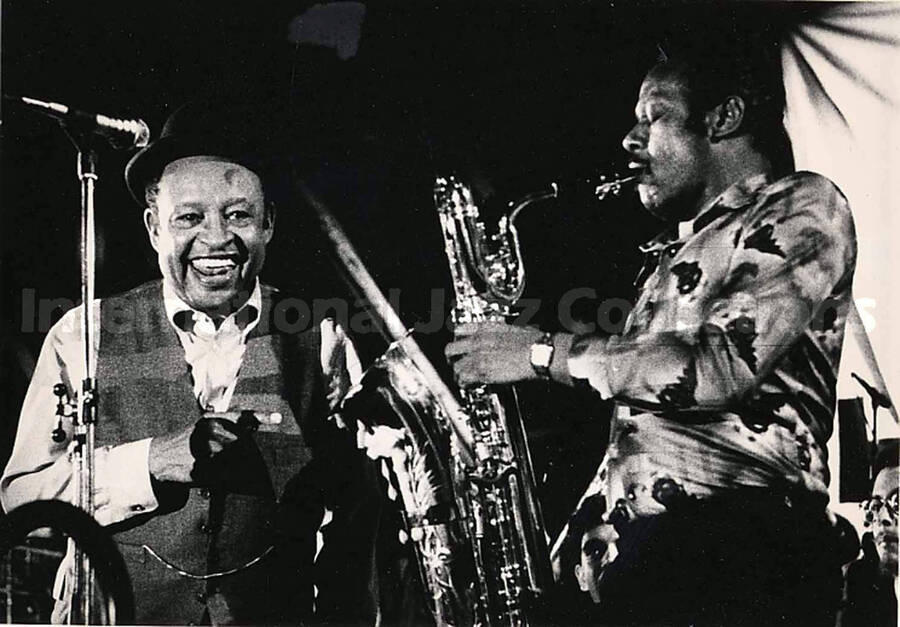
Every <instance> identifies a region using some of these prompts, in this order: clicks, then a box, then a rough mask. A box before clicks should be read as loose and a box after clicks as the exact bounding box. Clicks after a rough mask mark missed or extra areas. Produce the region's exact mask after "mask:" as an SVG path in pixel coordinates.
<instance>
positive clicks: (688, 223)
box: [640, 172, 772, 253]
mask: <svg viewBox="0 0 900 627" xmlns="http://www.w3.org/2000/svg"><path fill="white" fill-rule="evenodd" d="M771 182H772V177H771V175H770V174H768V173H765V172H762V173H759V174H752V175H750V176H748V177H746V178H743V179H741V180H740V181H738V182H737V183H734V184H733V185H731V186H730V187H728V188H727V189H726V190H725V191H724V192H722V193H721V194H719V195H718V196H716V197H715V198H714V199H712V200H711V201H709V202H708V203H706V204H705V205H704V206H703V208H702V209H700V211H699V212H698V213H697V215H696V216H694V217H693V218H691V219H690V220H685V221H683V222H679V223H678V224H677V225H676V226H675V227H673V228H670V229H667V230H665V231H663V232H662V233H660V234H659V235H657V236H656V237H654V238H653V239H651V240H650V241H648V242H646V243H644V244H642V245H641V246H640V249H641V252H644V253H647V252H651V251H654V250H658V249H660V248H664V247H665V246H667V245H669V244H671V243H672V242H674V241H678V240H683V239H686V238H688V237H690V236H691V235H693V234H694V233H697V232H699V231H700V230H701V229H703V227H705V226H706V225H708V224H709V223H711V222H712V221H713V220H715V219H716V218H718V217H719V216H721V215H723V214H725V213H727V212H729V211H734V210H737V209H743V208H744V207H746V206H748V205H750V204H752V203H753V202H755V200H756V196H757V194H758V193H759V192H760V190H762V189H763V188H764V187H766V186H767V185H769V184H770V183H771Z"/></svg>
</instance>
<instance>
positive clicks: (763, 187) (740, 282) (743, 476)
mask: <svg viewBox="0 0 900 627" xmlns="http://www.w3.org/2000/svg"><path fill="white" fill-rule="evenodd" d="M679 231H680V233H666V234H663V235H661V236H659V237H657V238H655V239H654V240H651V241H650V242H649V243H647V244H646V245H644V246H643V247H642V249H643V250H644V252H645V253H646V255H647V256H646V263H645V267H644V271H642V273H641V276H640V277H639V280H643V281H645V282H644V285H643V287H642V289H641V293H640V296H639V298H638V300H637V303H636V304H635V307H634V309H633V310H632V312H631V314H630V315H629V317H628V319H627V321H626V323H625V328H624V330H623V332H622V333H621V335H616V336H612V337H608V338H601V337H597V336H590V337H588V336H581V337H577V338H576V339H575V340H574V342H573V344H572V349H571V353H570V357H569V371H570V373H571V375H572V377H573V378H575V379H583V380H587V381H588V382H589V383H590V384H591V386H592V387H594V388H595V389H596V390H598V391H599V392H600V393H601V394H602V395H603V396H604V397H608V398H614V399H615V400H617V401H618V402H619V407H618V408H617V410H616V415H615V417H614V420H613V428H612V433H611V436H610V445H609V448H608V449H607V454H606V457H605V459H604V462H603V463H602V464H601V467H600V470H599V471H598V476H597V478H596V481H597V482H598V483H600V484H601V490H602V491H603V492H604V493H605V494H606V498H607V503H610V504H613V503H619V504H620V505H625V504H627V508H628V510H629V511H630V513H631V514H633V515H639V516H640V515H653V514H656V513H660V512H662V511H665V508H666V507H665V505H666V504H667V503H670V502H671V500H672V499H676V498H681V497H682V496H684V495H690V496H695V497H699V498H708V497H710V496H713V495H715V494H720V493H722V492H724V491H731V490H734V489H737V488H741V487H751V488H770V489H771V488H774V489H776V490H777V489H781V490H784V491H785V493H787V492H788V491H797V490H800V491H803V492H805V493H812V494H816V495H821V498H822V502H823V503H824V502H825V501H826V500H827V485H828V481H829V476H828V464H827V461H828V460H827V452H826V448H825V446H826V442H827V440H828V438H829V436H830V435H831V431H832V422H833V413H834V408H835V385H836V381H837V375H836V373H837V368H838V363H839V361H840V353H841V344H842V341H843V336H844V319H845V316H846V314H847V311H848V307H849V306H850V302H851V301H850V299H851V283H852V278H853V270H854V265H855V260H856V236H855V233H854V229H853V221H852V217H851V215H850V210H849V207H848V205H847V201H846V199H845V198H844V196H843V195H842V194H841V192H840V191H839V190H838V189H837V187H835V185H834V184H833V183H831V182H830V181H829V180H827V179H825V178H823V177H822V176H819V175H817V174H813V173H810V172H798V173H795V174H792V175H790V176H788V177H785V178H783V179H781V180H779V181H777V182H771V180H770V179H769V178H768V177H767V176H766V175H764V174H760V175H756V176H753V177H750V178H747V179H745V180H743V181H740V182H739V183H736V184H735V185H733V186H731V187H730V188H728V189H727V190H726V191H725V192H724V193H723V194H722V195H720V196H719V197H718V198H716V199H715V200H714V201H712V202H711V203H710V204H709V205H707V206H706V208H704V209H703V210H702V211H701V212H700V213H699V214H698V215H697V217H696V218H694V219H693V220H692V221H691V222H688V223H683V224H682V225H680V228H679Z"/></svg>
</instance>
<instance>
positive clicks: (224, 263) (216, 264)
mask: <svg viewBox="0 0 900 627" xmlns="http://www.w3.org/2000/svg"><path fill="white" fill-rule="evenodd" d="M189 265H190V267H191V269H192V270H193V271H194V272H195V273H196V274H197V275H198V276H199V277H200V279H201V280H208V281H212V282H217V281H220V280H223V279H228V278H230V276H231V275H232V273H233V272H234V271H235V270H237V267H238V264H237V260H236V259H235V258H232V257H197V258H195V259H191V260H190V262H189Z"/></svg>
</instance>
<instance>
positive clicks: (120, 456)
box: [0, 281, 362, 525]
mask: <svg viewBox="0 0 900 627" xmlns="http://www.w3.org/2000/svg"><path fill="white" fill-rule="evenodd" d="M163 298H164V301H165V310H166V316H167V318H168V320H169V322H170V323H171V324H172V327H173V328H174V329H175V332H176V333H177V335H178V339H179V341H180V342H181V345H182V347H183V348H184V351H185V361H186V362H187V364H188V366H189V367H190V373H191V378H192V381H193V389H194V395H195V396H196V398H197V400H198V402H199V403H200V405H201V407H205V408H207V409H208V410H211V411H216V412H223V411H226V410H227V409H228V407H229V403H230V401H231V397H232V394H233V393H234V389H235V386H236V384H237V377H238V373H239V372H240V369H241V363H242V360H243V356H244V350H245V348H246V339H247V335H248V333H249V332H250V331H251V330H252V329H253V327H255V326H256V324H258V322H259V311H260V303H261V290H260V286H259V282H258V281H257V284H256V286H255V288H254V290H253V292H252V295H251V296H250V298H249V300H248V301H247V303H246V304H245V305H244V307H243V308H242V310H241V311H243V309H244V308H251V311H249V312H246V313H247V314H249V315H247V316H242V315H240V314H241V312H236V313H235V314H232V315H231V316H229V317H227V318H226V319H225V320H224V321H222V323H221V324H220V325H219V327H218V329H217V328H216V326H215V324H214V323H213V321H212V320H211V319H210V318H209V317H208V316H206V315H205V314H203V313H202V312H198V311H194V310H192V309H191V308H190V307H189V306H188V305H187V304H186V303H184V301H182V300H181V299H180V298H179V297H178V296H177V295H176V294H175V293H174V291H173V290H171V288H170V287H169V286H168V285H167V284H166V283H165V282H164V284H163ZM95 302H96V304H97V307H96V308H95V309H94V312H95V316H94V320H95V328H96V329H99V328H100V308H99V305H100V300H99V299H98V300H97V301H95ZM241 319H244V320H246V324H243V325H240V324H239V323H238V321H239V320H241ZM80 321H81V307H77V308H75V309H72V310H70V311H68V312H67V313H66V314H65V315H64V316H63V317H62V318H61V319H60V320H59V322H58V323H57V324H55V325H54V326H53V328H52V329H51V330H50V332H49V333H48V335H47V338H46V339H45V341H44V345H43V348H42V349H41V354H40V356H39V358H38V361H37V366H36V368H35V372H34V375H33V377H32V380H31V384H30V386H29V388H28V392H27V394H26V396H25V402H24V404H23V406H22V412H21V415H20V419H19V427H18V431H17V434H16V442H15V446H14V448H13V452H12V456H11V457H10V460H9V463H8V464H7V466H6V469H5V471H4V473H3V476H2V479H0V502H2V505H3V508H4V509H5V510H7V511H9V510H11V509H12V508H14V507H16V506H18V505H21V504H22V503H26V502H29V501H34V500H42V499H58V500H63V501H67V502H70V503H71V502H74V500H75V498H74V497H75V494H74V481H73V476H72V464H71V461H70V459H69V455H67V454H65V453H66V451H65V450H64V448H63V447H64V445H59V444H56V443H55V442H53V441H52V439H51V437H50V436H51V432H52V431H53V429H55V428H56V426H57V416H56V415H55V410H56V397H55V396H54V395H53V386H54V385H55V384H57V383H59V382H61V381H62V382H65V383H66V384H67V385H68V386H69V389H79V388H80V387H81V385H80V381H81V380H82V379H83V361H82V359H83V355H82V351H83V348H82V346H83V342H82V339H81V338H82V334H81V324H80ZM241 327H242V328H241ZM320 330H321V338H322V346H321V353H320V358H321V364H322V370H323V373H324V375H325V383H326V388H327V390H326V393H327V395H328V401H329V403H330V406H331V407H332V408H334V407H335V406H336V404H337V402H339V401H340V399H341V398H343V396H344V394H345V393H346V392H347V390H348V389H349V388H350V386H352V385H354V384H355V383H357V382H358V381H359V379H360V377H361V373H362V369H361V367H360V362H359V358H358V356H357V354H356V351H355V349H354V348H353V345H352V344H351V343H350V341H349V339H348V337H347V335H346V333H345V332H344V330H343V329H342V328H341V327H340V326H339V325H338V324H336V323H335V322H334V321H333V320H330V319H326V320H323V321H322V322H321V323H320ZM99 346H100V334H99V333H96V334H95V335H94V347H93V353H94V363H96V357H97V355H98V353H99ZM100 383H101V384H102V382H100ZM62 426H63V428H64V429H65V430H66V432H67V434H68V435H69V438H68V440H71V435H72V426H71V424H70V421H69V420H67V419H64V420H63V425H62ZM149 451H150V438H146V439H143V440H137V441H133V442H125V443H123V444H118V445H116V446H104V447H99V448H98V449H97V450H96V452H95V474H94V485H95V491H94V502H95V508H96V509H95V518H96V519H97V521H98V522H100V524H103V525H109V524H112V523H115V522H119V521H122V520H125V519H127V518H129V517H131V516H134V515H137V514H140V513H144V512H149V511H152V510H154V509H155V508H156V507H158V503H157V500H156V497H155V496H154V494H153V489H152V486H151V483H150V471H149V461H148V460H149Z"/></svg>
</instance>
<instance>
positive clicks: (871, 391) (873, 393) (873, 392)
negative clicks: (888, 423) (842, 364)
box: [850, 372, 893, 481]
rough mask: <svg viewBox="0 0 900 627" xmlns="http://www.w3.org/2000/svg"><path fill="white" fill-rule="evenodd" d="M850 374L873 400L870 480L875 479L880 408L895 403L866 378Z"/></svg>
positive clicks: (889, 406)
mask: <svg viewBox="0 0 900 627" xmlns="http://www.w3.org/2000/svg"><path fill="white" fill-rule="evenodd" d="M850 376H851V377H853V378H854V379H856V380H857V382H858V383H859V384H860V385H861V386H862V388H863V389H864V390H865V391H866V393H867V394H868V395H869V398H870V399H871V400H872V443H871V444H870V445H869V481H875V457H876V455H877V453H878V408H879V407H886V408H887V409H891V407H892V406H893V403H892V402H891V399H890V397H888V396H887V394H885V393H883V392H881V391H880V390H879V389H878V388H876V387H874V386H873V385H871V384H869V383H867V382H866V381H865V379H863V378H862V377H861V376H859V375H858V374H856V373H855V372H851V373H850Z"/></svg>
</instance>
